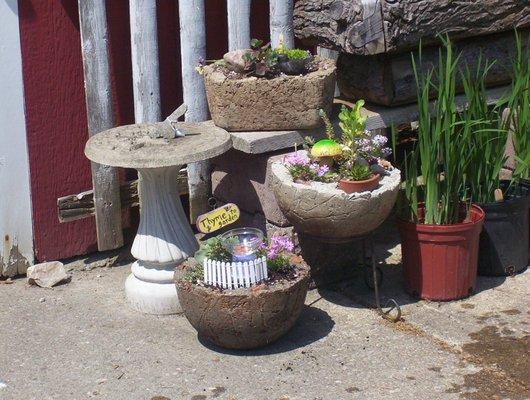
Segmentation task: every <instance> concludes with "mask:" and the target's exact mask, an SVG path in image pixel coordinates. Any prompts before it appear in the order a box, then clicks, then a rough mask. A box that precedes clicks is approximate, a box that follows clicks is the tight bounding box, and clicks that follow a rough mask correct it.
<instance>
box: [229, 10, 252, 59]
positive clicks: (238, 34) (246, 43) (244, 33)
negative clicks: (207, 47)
mask: <svg viewBox="0 0 530 400" xmlns="http://www.w3.org/2000/svg"><path fill="white" fill-rule="evenodd" d="M250 3H251V0H227V2H226V8H227V12H228V50H229V51H232V50H238V49H248V48H249V47H250Z"/></svg>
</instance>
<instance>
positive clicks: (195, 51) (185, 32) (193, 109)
mask: <svg viewBox="0 0 530 400" xmlns="http://www.w3.org/2000/svg"><path fill="white" fill-rule="evenodd" d="M178 4H179V20H180V54H181V63H182V92H183V98H184V103H185V104H187V106H188V112H187V113H186V121H189V122H201V121H205V120H207V119H208V103H207V101H206V92H205V89H204V81H203V78H202V76H201V75H199V74H198V73H197V71H196V70H195V67H196V66H197V64H198V63H199V60H201V59H203V60H204V59H205V58H206V29H205V22H204V0H186V1H179V3H178ZM188 185H189V195H190V218H191V221H192V222H194V221H195V220H196V219H197V217H198V216H199V215H200V214H202V213H204V212H206V211H208V209H209V206H208V196H209V195H210V192H211V186H212V183H211V176H210V162H209V161H203V162H198V163H193V164H188Z"/></svg>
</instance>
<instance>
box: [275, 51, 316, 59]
mask: <svg viewBox="0 0 530 400" xmlns="http://www.w3.org/2000/svg"><path fill="white" fill-rule="evenodd" d="M278 53H279V54H285V55H286V56H287V58H288V59H289V60H305V59H306V58H309V57H310V56H311V54H310V53H309V52H308V51H307V50H302V49H286V50H283V51H278Z"/></svg>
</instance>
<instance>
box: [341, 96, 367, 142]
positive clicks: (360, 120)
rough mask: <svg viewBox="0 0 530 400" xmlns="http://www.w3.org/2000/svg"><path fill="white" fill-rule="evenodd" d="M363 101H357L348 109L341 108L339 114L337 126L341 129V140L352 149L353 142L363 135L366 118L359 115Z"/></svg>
mask: <svg viewBox="0 0 530 400" xmlns="http://www.w3.org/2000/svg"><path fill="white" fill-rule="evenodd" d="M363 106H364V100H357V102H356V103H355V105H354V106H353V107H352V108H351V109H350V108H348V107H346V106H344V105H343V106H342V107H341V109H340V113H339V121H340V122H339V126H340V129H342V140H343V142H344V144H345V145H346V146H348V147H352V145H353V143H355V140H356V139H357V138H359V136H361V135H363V134H364V131H365V129H366V119H367V117H365V116H363V115H362V114H361V108H362V107H363Z"/></svg>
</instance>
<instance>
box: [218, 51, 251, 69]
mask: <svg viewBox="0 0 530 400" xmlns="http://www.w3.org/2000/svg"><path fill="white" fill-rule="evenodd" d="M248 51H249V50H247V49H242V50H234V51H229V52H228V53H226V54H225V55H224V56H223V60H225V62H226V63H227V64H228V65H227V67H228V68H229V69H231V70H233V71H236V72H243V71H244V70H245V66H246V61H245V59H244V58H243V56H244V55H245V54H246V53H247V52H248Z"/></svg>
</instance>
